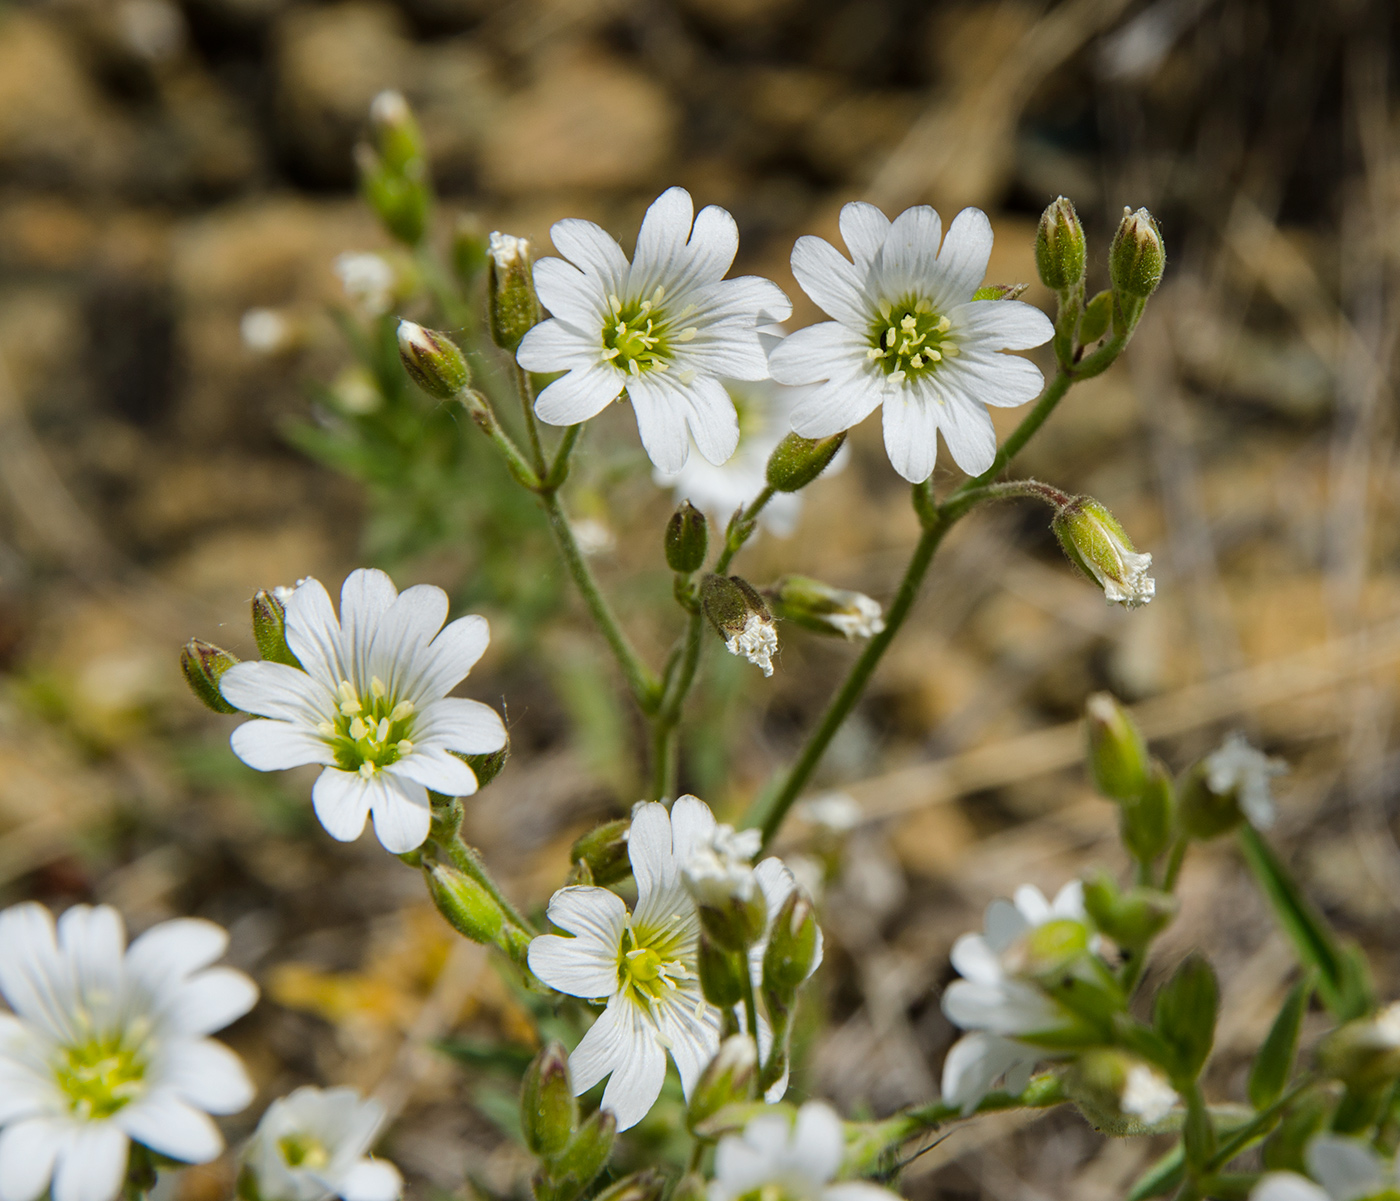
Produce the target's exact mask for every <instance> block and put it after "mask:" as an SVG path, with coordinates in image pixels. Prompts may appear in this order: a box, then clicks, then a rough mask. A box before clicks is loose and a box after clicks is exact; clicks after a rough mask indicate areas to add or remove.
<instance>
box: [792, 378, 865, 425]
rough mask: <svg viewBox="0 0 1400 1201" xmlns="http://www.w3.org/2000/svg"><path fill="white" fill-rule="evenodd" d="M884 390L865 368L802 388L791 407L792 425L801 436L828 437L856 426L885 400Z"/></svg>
mask: <svg viewBox="0 0 1400 1201" xmlns="http://www.w3.org/2000/svg"><path fill="white" fill-rule="evenodd" d="M884 399H885V390H884V387H883V386H882V385H881V383H880V382H879V381H878V380H877V379H876V377H875V376H874V375H872V374H871V373H869V372H866V371H860V372H856V373H852V374H851V375H848V376H846V377H845V378H844V379H833V380H830V381H828V382H827V383H825V384H819V385H817V386H816V387H813V388H807V389H804V394H803V397H802V399H801V400H800V401H798V403H797V404H796V405H795V406H794V407H793V410H792V428H793V431H794V432H795V433H798V434H801V435H802V436H803V437H804V438H829V437H831V436H832V435H833V434H839V433H840V432H841V431H842V430H848V429H850V428H851V427H852V426H854V425H859V424H860V423H861V422H862V421H864V420H865V419H866V418H867V417H869V416H870V414H871V413H873V412H874V411H875V410H876V409H878V408H879V407H880V405H881V404H883V403H884Z"/></svg>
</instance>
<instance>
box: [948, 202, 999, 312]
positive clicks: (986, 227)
mask: <svg viewBox="0 0 1400 1201" xmlns="http://www.w3.org/2000/svg"><path fill="white" fill-rule="evenodd" d="M991 257H992V223H991V222H990V221H988V220H987V214H986V213H984V212H983V211H982V210H981V209H978V208H965V209H963V211H962V212H960V213H959V214H958V215H957V216H956V217H954V218H953V224H952V225H950V226H949V227H948V236H947V237H945V238H944V239H943V249H942V250H941V251H939V254H938V266H939V270H940V273H941V275H942V277H943V278H942V280H941V286H940V287H939V290H938V294H937V295H936V296H933V297H931V299H932V300H933V303H934V307H935V308H938V309H942V310H945V311H946V310H947V309H949V308H951V307H952V306H953V305H955V304H961V303H963V302H965V301H969V300H971V299H972V294H973V293H974V292H975V291H977V288H978V286H979V285H980V284H981V282H982V280H983V278H984V277H985V276H986V274H987V261H988V260H989V259H990V258H991ZM1000 303H1003V304H1004V303H1006V302H1005V301H1002V302H1000Z"/></svg>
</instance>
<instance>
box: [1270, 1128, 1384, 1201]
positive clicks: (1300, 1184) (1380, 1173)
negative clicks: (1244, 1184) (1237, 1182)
mask: <svg viewBox="0 0 1400 1201" xmlns="http://www.w3.org/2000/svg"><path fill="white" fill-rule="evenodd" d="M1306 1160H1307V1165H1308V1172H1309V1173H1310V1174H1311V1175H1312V1176H1313V1177H1314V1179H1316V1180H1317V1181H1318V1183H1319V1184H1320V1185H1321V1186H1322V1187H1320V1188H1319V1187H1318V1185H1317V1184H1314V1183H1313V1182H1312V1181H1311V1180H1308V1179H1307V1178H1306V1177H1303V1176H1299V1175H1298V1174H1297V1173H1296V1172H1269V1173H1266V1174H1265V1175H1264V1177H1263V1178H1262V1179H1261V1180H1260V1181H1259V1183H1258V1184H1256V1185H1255V1186H1254V1191H1253V1192H1252V1193H1250V1195H1249V1197H1250V1201H1361V1199H1362V1198H1368V1197H1375V1198H1380V1197H1390V1196H1394V1195H1395V1192H1396V1189H1397V1186H1400V1174H1398V1173H1397V1171H1396V1163H1395V1160H1394V1159H1393V1158H1386V1157H1383V1156H1381V1155H1379V1154H1377V1152H1376V1150H1375V1149H1374V1148H1373V1147H1371V1146H1370V1145H1369V1144H1367V1143H1365V1142H1362V1141H1361V1140H1360V1139H1351V1138H1341V1137H1339V1136H1337V1135H1334V1134H1323V1135H1319V1136H1318V1137H1317V1138H1314V1139H1313V1140H1312V1141H1311V1142H1310V1143H1309V1144H1308V1149H1307V1155H1306Z"/></svg>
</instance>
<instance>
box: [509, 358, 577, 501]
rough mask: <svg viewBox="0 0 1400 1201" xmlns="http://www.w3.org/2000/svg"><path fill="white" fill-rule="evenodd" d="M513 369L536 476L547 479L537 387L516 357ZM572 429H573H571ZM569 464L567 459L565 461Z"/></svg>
mask: <svg viewBox="0 0 1400 1201" xmlns="http://www.w3.org/2000/svg"><path fill="white" fill-rule="evenodd" d="M510 362H511V368H512V370H513V371H514V372H515V390H516V393H517V394H518V395H519V397H520V412H521V414H522V415H523V417H524V418H525V435H526V437H527V438H528V439H529V440H530V458H531V459H532V460H533V461H534V464H535V474H536V475H537V476H539V478H540V479H542V480H543V479H546V478H547V476H548V475H549V473H548V472H547V471H546V470H545V457H544V444H543V443H541V442H540V426H539V422H538V421H537V420H536V419H535V386H534V384H533V383H531V381H530V373H529V372H528V371H526V370H525V368H524V367H522V366H521V365H520V364H519V363H517V362H516V361H515V359H514V357H512V358H511V361H510ZM570 428H572V427H570ZM565 461H566V462H567V459H566V460H565Z"/></svg>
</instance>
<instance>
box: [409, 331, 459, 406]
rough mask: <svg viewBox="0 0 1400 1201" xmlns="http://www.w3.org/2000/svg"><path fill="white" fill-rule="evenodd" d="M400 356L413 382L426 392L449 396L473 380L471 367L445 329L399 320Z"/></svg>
mask: <svg viewBox="0 0 1400 1201" xmlns="http://www.w3.org/2000/svg"><path fill="white" fill-rule="evenodd" d="M399 359H400V360H401V361H402V363H403V366H404V370H405V371H407V372H408V374H409V375H410V376H411V377H412V378H413V382H414V383H415V384H417V385H418V386H419V387H420V388H422V389H423V391H424V392H426V393H427V394H428V395H429V396H436V397H437V398H438V399H439V400H451V399H452V398H453V397H454V396H456V395H457V394H458V393H460V392H461V391H462V390H463V389H464V388H466V386H467V385H468V384H470V383H471V382H472V373H471V368H470V367H468V366H467V360H466V358H465V356H464V355H463V354H462V352H461V351H460V350H459V349H458V348H457V344H456V343H455V342H454V341H452V339H451V338H449V337H448V336H447V335H446V334H445V333H442V332H440V331H438V330H431V329H424V328H423V327H422V326H421V325H415V324H414V323H413V322H412V321H400V322H399Z"/></svg>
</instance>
